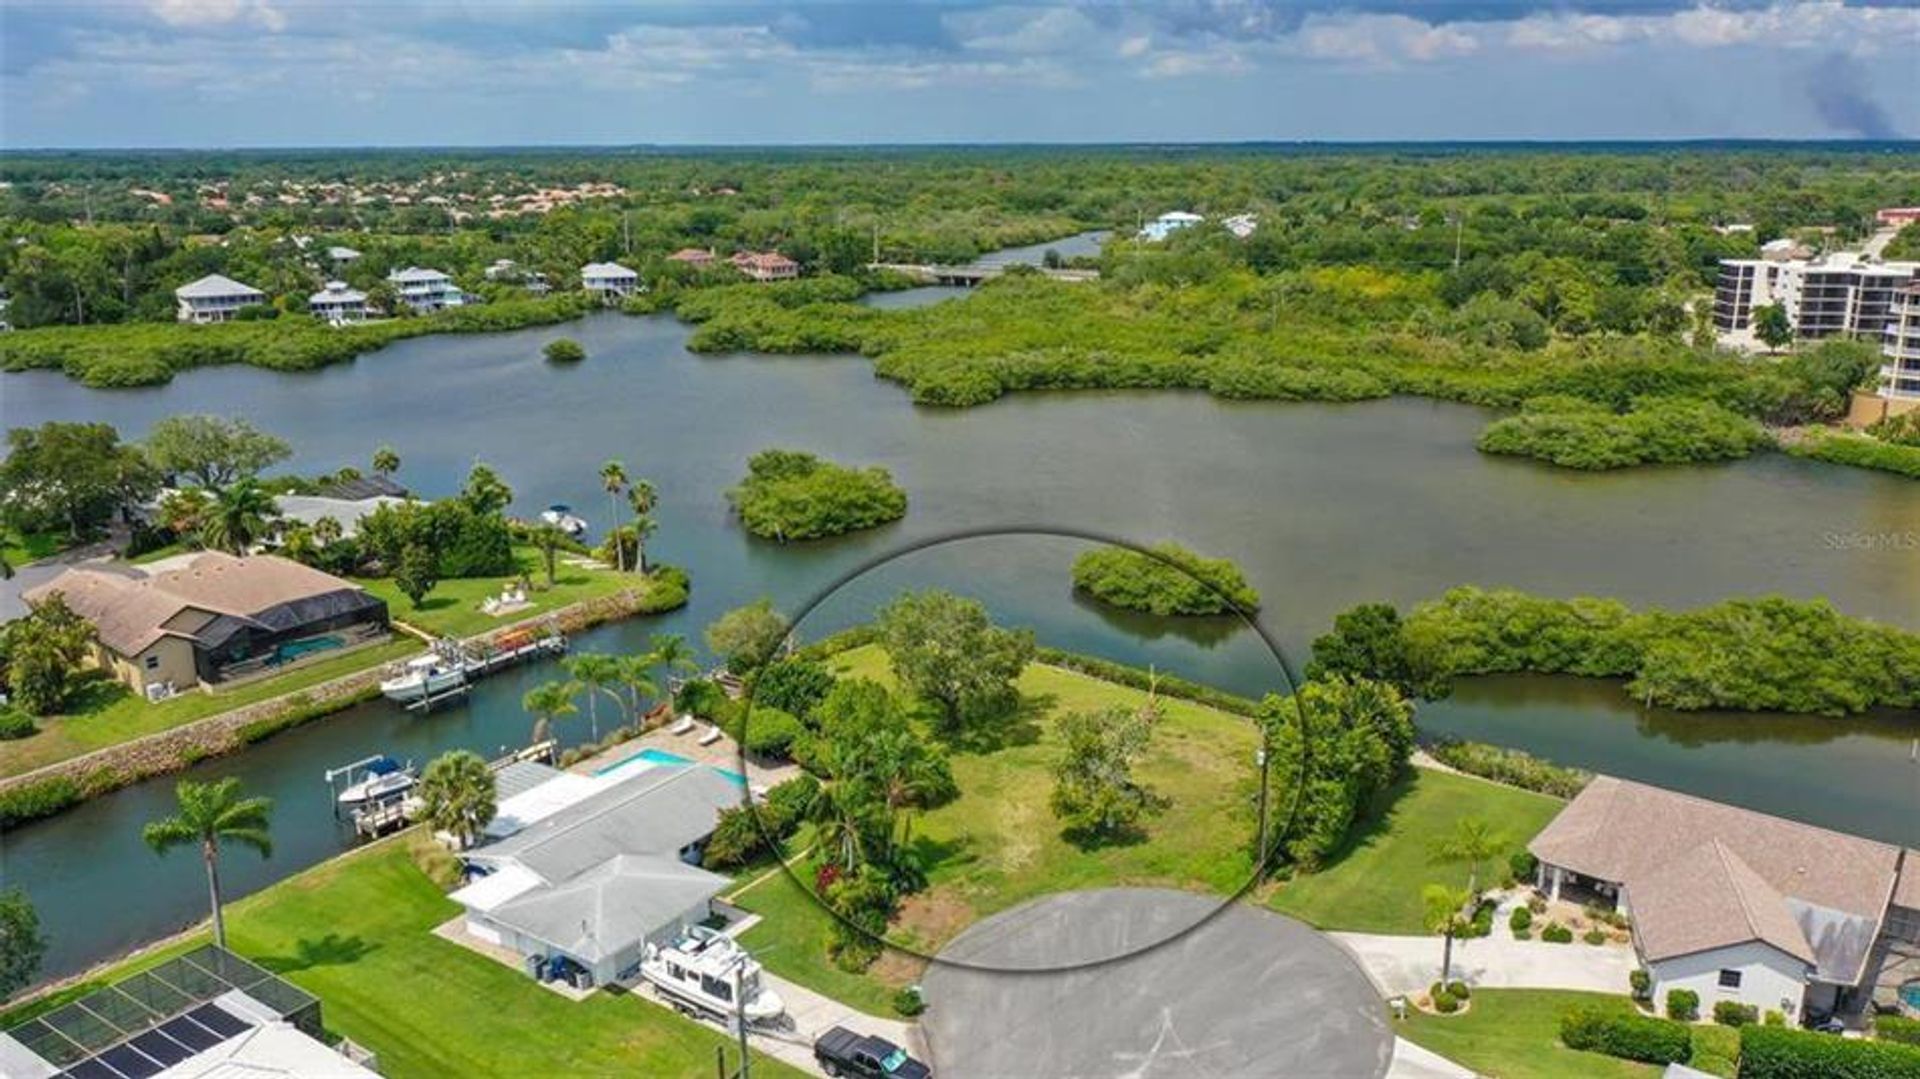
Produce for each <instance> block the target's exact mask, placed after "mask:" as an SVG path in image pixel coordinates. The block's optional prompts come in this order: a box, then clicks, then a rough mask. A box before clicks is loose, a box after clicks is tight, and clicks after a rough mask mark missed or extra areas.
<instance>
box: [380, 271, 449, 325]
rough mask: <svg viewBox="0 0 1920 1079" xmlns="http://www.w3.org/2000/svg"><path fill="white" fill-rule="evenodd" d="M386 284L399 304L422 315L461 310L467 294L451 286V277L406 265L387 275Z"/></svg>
mask: <svg viewBox="0 0 1920 1079" xmlns="http://www.w3.org/2000/svg"><path fill="white" fill-rule="evenodd" d="M387 283H388V284H390V285H392V286H393V291H394V293H395V294H396V295H398V296H399V297H400V302H401V303H404V304H406V305H407V306H408V307H411V308H413V309H414V310H415V311H418V312H420V313H421V314H428V313H430V312H434V311H438V310H440V309H442V308H446V307H460V306H463V305H464V304H465V303H466V302H467V294H466V293H464V292H462V291H460V287H459V286H458V285H455V284H454V283H453V278H451V277H448V276H447V275H446V274H443V273H441V272H440V271H439V270H428V269H423V268H422V267H419V266H409V267H407V268H406V269H404V270H395V271H393V272H392V273H390V274H388V275H387Z"/></svg>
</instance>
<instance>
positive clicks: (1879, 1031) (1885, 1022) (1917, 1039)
mask: <svg viewBox="0 0 1920 1079" xmlns="http://www.w3.org/2000/svg"><path fill="white" fill-rule="evenodd" d="M1873 1032H1874V1033H1875V1034H1876V1035H1878V1036H1879V1037H1881V1038H1882V1039H1884V1040H1886V1041H1890V1042H1901V1043H1903V1044H1906V1045H1920V1019H1908V1018H1907V1017H1905V1016H1902V1015H1883V1016H1881V1017H1880V1018H1878V1019H1875V1020H1874V1021H1873Z"/></svg>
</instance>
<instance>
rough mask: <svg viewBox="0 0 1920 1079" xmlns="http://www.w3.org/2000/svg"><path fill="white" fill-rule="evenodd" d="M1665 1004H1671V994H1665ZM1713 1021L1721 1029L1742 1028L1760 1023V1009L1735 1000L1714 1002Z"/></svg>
mask: <svg viewBox="0 0 1920 1079" xmlns="http://www.w3.org/2000/svg"><path fill="white" fill-rule="evenodd" d="M1667 1003H1668V1004H1669V1005H1671V1004H1672V1003H1673V994H1672V993H1668V994H1667ZM1713 1021H1714V1022H1716V1023H1718V1024H1720V1025H1721V1026H1723V1027H1744V1026H1746V1025H1747V1024H1748V1023H1757V1022H1759V1021H1760V1008H1759V1006H1758V1005H1755V1004H1742V1003H1740V1002H1739V1001H1737V1000H1716V1001H1714V1002H1713Z"/></svg>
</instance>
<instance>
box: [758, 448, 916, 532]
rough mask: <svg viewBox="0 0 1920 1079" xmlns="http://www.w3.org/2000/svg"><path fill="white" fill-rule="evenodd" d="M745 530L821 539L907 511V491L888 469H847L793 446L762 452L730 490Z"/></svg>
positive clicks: (888, 519) (873, 523) (872, 526)
mask: <svg viewBox="0 0 1920 1079" xmlns="http://www.w3.org/2000/svg"><path fill="white" fill-rule="evenodd" d="M727 500H728V501H729V502H731V503H733V508H734V510H735V511H736V512H738V513H739V514H740V523H741V524H743V525H745V526H746V528H747V531H749V532H751V533H753V534H754V535H756V536H760V537H762V538H764V539H772V540H779V541H780V542H782V543H785V542H786V541H788V540H809V539H820V538H822V537H825V536H838V535H840V534H842V533H845V532H855V531H858V530H860V529H863V528H875V527H877V526H879V525H883V524H886V523H887V522H889V521H897V520H899V519H900V518H902V517H904V516H906V514H907V493H906V492H905V491H902V490H901V489H900V487H899V485H897V484H895V483H894V482H893V475H892V474H891V473H889V472H888V471H887V470H886V469H884V468H847V467H845V466H843V465H837V464H834V463H833V462H831V461H823V460H821V459H820V458H818V457H815V456H814V455H813V454H811V453H800V452H798V451H795V450H762V451H760V452H759V453H756V454H754V455H753V456H752V457H751V458H749V459H748V461H747V478H746V479H744V480H742V481H740V485H739V486H737V487H735V488H733V489H732V490H730V491H728V492H727Z"/></svg>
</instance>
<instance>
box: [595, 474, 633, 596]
mask: <svg viewBox="0 0 1920 1079" xmlns="http://www.w3.org/2000/svg"><path fill="white" fill-rule="evenodd" d="M600 486H601V487H602V488H604V489H605V490H606V492H607V505H608V507H610V508H611V510H612V512H611V513H609V514H607V520H608V521H610V522H613V526H612V527H611V528H609V529H608V530H607V535H608V537H609V538H610V539H611V540H612V541H613V559H614V568H615V569H617V570H619V571H620V572H622V573H625V572H626V570H627V545H626V544H624V543H621V542H620V525H619V521H620V504H619V501H618V500H619V498H620V492H621V491H624V490H626V488H627V466H625V465H623V464H621V463H620V462H619V461H618V460H613V461H608V462H607V463H606V464H604V465H601V466H600Z"/></svg>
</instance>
